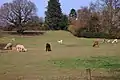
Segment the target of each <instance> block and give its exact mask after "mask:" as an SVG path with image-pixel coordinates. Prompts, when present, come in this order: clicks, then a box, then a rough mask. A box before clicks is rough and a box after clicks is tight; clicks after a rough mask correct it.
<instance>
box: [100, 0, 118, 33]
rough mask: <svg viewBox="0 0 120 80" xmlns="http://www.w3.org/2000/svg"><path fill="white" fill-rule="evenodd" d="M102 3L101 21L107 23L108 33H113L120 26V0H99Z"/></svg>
mask: <svg viewBox="0 0 120 80" xmlns="http://www.w3.org/2000/svg"><path fill="white" fill-rule="evenodd" d="M101 2H102V3H103V4H102V5H104V9H103V12H102V15H103V17H102V18H103V22H104V21H106V23H107V26H108V27H107V30H108V32H109V34H113V35H115V34H116V33H117V32H118V31H117V30H118V27H119V26H120V0H101Z"/></svg>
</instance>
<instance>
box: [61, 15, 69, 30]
mask: <svg viewBox="0 0 120 80" xmlns="http://www.w3.org/2000/svg"><path fill="white" fill-rule="evenodd" d="M68 24H69V21H68V16H67V15H63V16H62V20H61V23H60V28H61V30H66V29H67V27H68Z"/></svg>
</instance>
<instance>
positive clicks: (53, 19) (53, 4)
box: [45, 0, 63, 30]
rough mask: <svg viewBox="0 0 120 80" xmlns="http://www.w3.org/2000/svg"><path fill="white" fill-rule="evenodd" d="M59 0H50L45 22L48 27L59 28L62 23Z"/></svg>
mask: <svg viewBox="0 0 120 80" xmlns="http://www.w3.org/2000/svg"><path fill="white" fill-rule="evenodd" d="M60 6H61V5H60V3H59V0H49V1H48V6H47V11H46V12H45V14H46V17H45V23H46V24H47V25H48V27H49V28H50V29H52V30H59V29H61V28H60V24H61V21H62V16H63V14H62V11H61V8H60Z"/></svg>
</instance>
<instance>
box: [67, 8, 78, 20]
mask: <svg viewBox="0 0 120 80" xmlns="http://www.w3.org/2000/svg"><path fill="white" fill-rule="evenodd" d="M69 17H70V18H75V19H76V18H77V12H76V10H75V9H71V10H70V13H69Z"/></svg>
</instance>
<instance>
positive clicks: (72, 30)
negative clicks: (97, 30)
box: [68, 25, 78, 36]
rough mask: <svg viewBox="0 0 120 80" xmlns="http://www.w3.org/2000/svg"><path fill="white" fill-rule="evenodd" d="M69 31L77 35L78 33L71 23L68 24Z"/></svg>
mask: <svg viewBox="0 0 120 80" xmlns="http://www.w3.org/2000/svg"><path fill="white" fill-rule="evenodd" d="M68 31H70V32H71V33H72V34H73V35H75V36H76V35H77V34H78V33H77V31H76V29H75V26H74V25H69V26H68Z"/></svg>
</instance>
